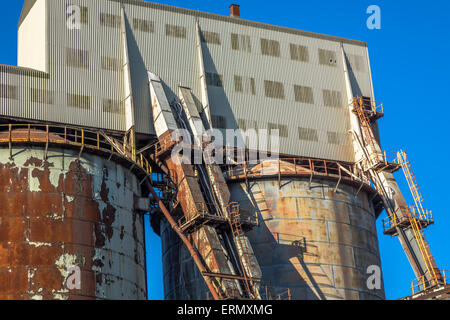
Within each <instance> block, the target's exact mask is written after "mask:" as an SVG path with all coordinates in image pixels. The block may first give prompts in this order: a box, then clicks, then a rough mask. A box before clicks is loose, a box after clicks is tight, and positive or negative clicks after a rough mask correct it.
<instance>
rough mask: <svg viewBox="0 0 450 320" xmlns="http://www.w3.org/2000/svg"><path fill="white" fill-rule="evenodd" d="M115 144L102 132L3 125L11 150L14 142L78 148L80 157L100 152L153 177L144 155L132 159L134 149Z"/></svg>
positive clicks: (0, 136)
mask: <svg viewBox="0 0 450 320" xmlns="http://www.w3.org/2000/svg"><path fill="white" fill-rule="evenodd" d="M113 142H114V139H113V138H109V139H108V138H107V136H106V135H105V134H104V133H103V132H102V131H100V130H97V131H95V130H85V129H81V128H76V127H70V126H58V125H39V124H6V125H0V143H9V144H10V147H11V145H12V143H42V144H45V146H46V152H47V148H48V145H49V144H53V145H69V146H73V147H77V148H79V149H80V153H79V155H81V153H82V152H83V151H84V150H85V149H89V150H93V151H101V152H104V153H108V154H115V155H117V156H120V157H122V158H126V159H127V160H128V161H129V162H131V163H133V165H134V166H138V167H139V168H140V169H141V170H142V171H144V172H145V173H146V174H147V175H148V176H150V177H151V175H152V167H151V165H150V163H149V162H148V160H147V159H146V158H145V157H144V155H143V154H142V153H140V154H139V155H138V156H137V158H136V160H133V157H132V154H133V153H132V152H131V150H128V149H126V148H124V147H123V145H121V144H120V143H119V142H117V141H116V143H113Z"/></svg>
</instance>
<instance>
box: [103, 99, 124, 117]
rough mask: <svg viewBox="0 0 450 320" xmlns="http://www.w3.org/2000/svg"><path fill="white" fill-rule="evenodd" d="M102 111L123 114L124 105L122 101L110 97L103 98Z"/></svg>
mask: <svg viewBox="0 0 450 320" xmlns="http://www.w3.org/2000/svg"><path fill="white" fill-rule="evenodd" d="M103 112H109V113H115V114H121V115H123V114H125V106H124V104H123V102H121V101H117V100H111V99H103Z"/></svg>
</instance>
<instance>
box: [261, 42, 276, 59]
mask: <svg viewBox="0 0 450 320" xmlns="http://www.w3.org/2000/svg"><path fill="white" fill-rule="evenodd" d="M261 53H262V54H263V55H265V56H272V57H279V56H280V43H279V42H278V41H275V40H267V39H261Z"/></svg>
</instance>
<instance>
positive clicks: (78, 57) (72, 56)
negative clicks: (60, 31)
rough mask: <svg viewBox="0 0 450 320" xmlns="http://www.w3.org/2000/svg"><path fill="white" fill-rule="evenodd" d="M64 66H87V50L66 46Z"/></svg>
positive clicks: (86, 67) (83, 67)
mask: <svg viewBox="0 0 450 320" xmlns="http://www.w3.org/2000/svg"><path fill="white" fill-rule="evenodd" d="M66 66H68V67H73V68H82V69H88V68H89V52H88V51H85V50H78V49H71V48H66Z"/></svg>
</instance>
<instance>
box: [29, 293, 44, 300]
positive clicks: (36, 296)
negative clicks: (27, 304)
mask: <svg viewBox="0 0 450 320" xmlns="http://www.w3.org/2000/svg"><path fill="white" fill-rule="evenodd" d="M31 300H43V298H42V296H41V295H39V294H35V295H34V296H32V297H31Z"/></svg>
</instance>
